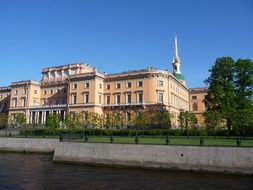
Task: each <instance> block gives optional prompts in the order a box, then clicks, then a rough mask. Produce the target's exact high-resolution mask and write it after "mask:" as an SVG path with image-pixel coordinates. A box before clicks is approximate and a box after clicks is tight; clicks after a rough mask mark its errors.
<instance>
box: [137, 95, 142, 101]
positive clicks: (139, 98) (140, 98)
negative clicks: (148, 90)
mask: <svg viewBox="0 0 253 190" xmlns="http://www.w3.org/2000/svg"><path fill="white" fill-rule="evenodd" d="M142 102H143V94H142V93H138V94H137V103H142Z"/></svg>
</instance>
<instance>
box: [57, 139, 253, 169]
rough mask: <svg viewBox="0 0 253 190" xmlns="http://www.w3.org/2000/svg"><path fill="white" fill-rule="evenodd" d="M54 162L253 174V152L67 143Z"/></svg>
mask: <svg viewBox="0 0 253 190" xmlns="http://www.w3.org/2000/svg"><path fill="white" fill-rule="evenodd" d="M54 161H63V162H80V163H86V164H102V165H104V164H105V165H120V166H132V167H143V168H163V169H183V170H207V171H220V172H239V173H251V174H253V148H237V147H196V146H166V145H127V144H102V143H96V144H93V143H69V142H63V143H60V144H58V145H57V147H56V150H55V153H54Z"/></svg>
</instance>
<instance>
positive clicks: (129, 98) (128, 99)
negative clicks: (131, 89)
mask: <svg viewBox="0 0 253 190" xmlns="http://www.w3.org/2000/svg"><path fill="white" fill-rule="evenodd" d="M127 103H128V104H131V94H127Z"/></svg>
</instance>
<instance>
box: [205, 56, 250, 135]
mask: <svg viewBox="0 0 253 190" xmlns="http://www.w3.org/2000/svg"><path fill="white" fill-rule="evenodd" d="M210 72H211V75H210V77H209V78H208V79H206V81H205V82H206V84H207V85H208V86H209V90H208V94H207V96H206V98H205V103H206V105H207V113H206V114H205V117H206V119H207V122H208V123H209V124H211V123H212V124H215V125H217V123H215V122H216V121H217V120H216V121H211V120H212V119H211V118H214V119H218V120H219V121H221V122H222V123H225V124H226V127H227V129H228V130H229V131H230V130H231V129H232V127H233V130H234V131H237V132H241V133H243V134H245V132H246V129H247V128H249V127H251V126H252V125H253V100H252V98H253V63H252V61H251V60H248V59H239V60H237V61H236V62H235V61H234V60H233V59H232V58H230V57H222V58H218V59H217V60H216V62H215V64H214V66H213V67H212V69H211V70H210ZM212 112H213V113H212ZM208 117H209V118H208Z"/></svg>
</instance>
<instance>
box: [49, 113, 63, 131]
mask: <svg viewBox="0 0 253 190" xmlns="http://www.w3.org/2000/svg"><path fill="white" fill-rule="evenodd" d="M60 118H61V116H60V115H59V114H56V113H51V114H49V115H48V117H47V120H46V122H45V126H46V127H48V128H50V129H56V128H60V125H61V120H60Z"/></svg>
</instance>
